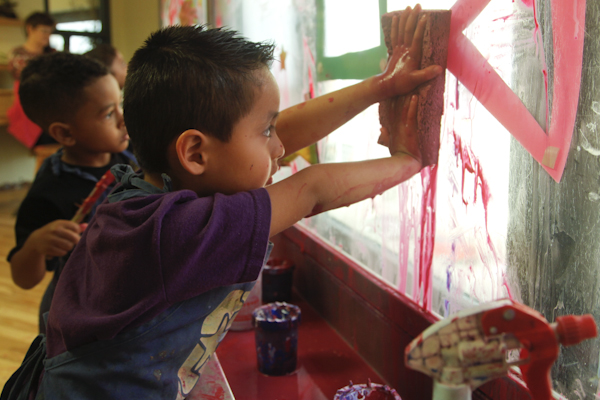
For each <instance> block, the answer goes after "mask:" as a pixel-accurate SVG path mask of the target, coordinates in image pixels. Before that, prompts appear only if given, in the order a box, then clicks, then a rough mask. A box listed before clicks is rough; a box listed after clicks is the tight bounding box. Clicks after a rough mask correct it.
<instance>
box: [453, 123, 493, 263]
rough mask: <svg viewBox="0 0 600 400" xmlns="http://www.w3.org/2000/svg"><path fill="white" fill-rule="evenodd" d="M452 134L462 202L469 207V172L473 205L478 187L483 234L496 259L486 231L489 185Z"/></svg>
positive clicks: (466, 149)
mask: <svg viewBox="0 0 600 400" xmlns="http://www.w3.org/2000/svg"><path fill="white" fill-rule="evenodd" d="M452 133H453V135H454V155H455V156H456V166H457V167H458V161H459V158H460V161H461V162H462V184H461V191H462V202H463V204H464V205H465V206H468V205H469V201H468V200H467V199H465V179H466V173H467V172H469V173H470V174H473V179H474V185H473V190H474V193H473V204H475V203H477V188H478V187H479V189H480V190H481V201H482V203H483V210H484V212H485V232H486V235H487V241H488V245H489V246H490V249H491V250H492V252H493V253H494V256H495V257H496V258H497V254H496V249H495V248H494V244H493V243H492V239H491V237H490V233H489V231H488V204H489V202H490V198H491V197H492V194H491V193H490V187H489V184H488V182H487V179H486V178H485V176H484V174H483V168H482V167H481V164H480V163H479V159H478V158H477V157H476V156H475V155H474V154H473V152H472V151H471V149H470V148H467V147H465V146H463V143H462V139H461V137H460V136H459V135H458V134H457V133H456V132H452Z"/></svg>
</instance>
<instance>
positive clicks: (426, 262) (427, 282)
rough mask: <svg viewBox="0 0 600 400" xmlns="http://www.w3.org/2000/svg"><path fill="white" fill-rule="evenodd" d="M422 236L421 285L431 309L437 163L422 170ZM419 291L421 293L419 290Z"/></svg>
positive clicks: (426, 305) (420, 245)
mask: <svg viewBox="0 0 600 400" xmlns="http://www.w3.org/2000/svg"><path fill="white" fill-rule="evenodd" d="M421 185H422V187H423V199H422V201H421V237H420V240H419V250H420V252H419V253H420V257H419V269H420V272H419V286H420V288H422V290H423V308H425V309H426V310H428V311H430V310H431V306H432V304H431V303H432V299H433V290H432V282H433V269H432V266H433V248H434V245H435V197H436V196H435V194H436V191H437V164H436V165H433V166H431V167H429V168H423V169H422V170H421ZM417 293H420V291H418V292H417Z"/></svg>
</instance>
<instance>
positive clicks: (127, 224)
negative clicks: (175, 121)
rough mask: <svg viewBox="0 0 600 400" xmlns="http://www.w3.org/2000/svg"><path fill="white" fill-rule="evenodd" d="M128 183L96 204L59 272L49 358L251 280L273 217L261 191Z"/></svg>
mask: <svg viewBox="0 0 600 400" xmlns="http://www.w3.org/2000/svg"><path fill="white" fill-rule="evenodd" d="M133 181H135V178H134V179H133ZM139 181H140V179H138V182H139ZM124 186H126V185H124ZM134 186H135V185H134ZM130 189H131V190H129V191H127V190H125V191H123V190H121V192H120V193H118V192H119V188H117V190H116V191H115V194H113V195H111V197H112V200H113V201H112V202H110V201H109V202H108V203H104V204H102V205H101V206H99V207H98V209H97V211H96V215H95V217H94V219H92V221H91V222H90V224H89V226H88V228H87V229H86V231H85V233H84V234H83V236H82V238H81V241H80V243H79V244H78V245H77V246H76V248H75V250H74V251H73V253H72V255H71V257H70V258H69V261H68V263H67V264H66V266H65V268H64V270H63V272H62V275H61V278H60V280H59V282H58V286H57V288H56V293H55V295H54V300H53V304H52V308H51V310H50V315H49V319H48V335H47V336H48V339H47V343H48V345H47V354H48V358H52V357H54V356H57V355H59V354H61V353H63V352H65V351H67V350H69V351H71V350H73V349H77V348H79V347H81V346H84V345H88V344H90V343H93V342H97V341H106V340H110V339H113V338H115V337H116V336H117V335H119V334H120V333H122V332H124V331H127V330H129V329H132V328H136V327H140V326H141V325H143V324H145V323H147V322H148V321H150V320H152V319H153V318H155V317H156V316H158V315H159V314H161V313H163V312H164V311H165V310H167V309H169V308H170V307H172V306H174V305H176V304H178V303H182V302H185V301H187V300H190V299H193V298H195V297H197V296H200V295H202V294H203V293H206V292H209V291H211V290H213V289H215V288H219V287H223V286H227V285H233V284H236V283H241V282H251V281H254V280H256V279H257V277H258V274H259V272H260V269H261V267H262V265H263V261H264V257H265V253H266V251H267V246H268V239H269V228H270V219H271V203H270V199H269V195H268V193H267V191H266V190H265V189H257V190H254V191H251V192H242V193H237V194H234V195H231V196H226V195H221V194H216V195H214V196H211V197H203V198H198V196H197V195H196V194H195V193H194V192H192V191H189V190H183V191H176V192H166V193H143V192H144V191H143V190H140V189H139V188H136V187H132V188H130ZM136 191H137V192H140V193H141V194H139V193H138V194H136ZM123 193H129V195H123ZM131 193H133V195H132V194H131ZM115 195H116V196H117V197H118V199H117V200H118V201H114V196H115ZM119 196H120V197H119ZM109 199H110V198H109ZM165 340H168V338H165Z"/></svg>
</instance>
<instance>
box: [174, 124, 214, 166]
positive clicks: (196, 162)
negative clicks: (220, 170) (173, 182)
mask: <svg viewBox="0 0 600 400" xmlns="http://www.w3.org/2000/svg"><path fill="white" fill-rule="evenodd" d="M208 141H209V139H208V137H207V136H206V135H205V134H204V133H202V132H200V131H199V130H196V129H188V130H187V131H184V132H183V133H182V134H181V135H179V137H178V138H177V141H176V143H175V151H176V153H177V158H178V159H179V163H180V164H181V166H182V167H183V168H184V169H185V170H186V171H187V172H189V173H190V174H192V175H202V174H203V173H204V171H205V170H206V160H207V157H206V156H207V150H208Z"/></svg>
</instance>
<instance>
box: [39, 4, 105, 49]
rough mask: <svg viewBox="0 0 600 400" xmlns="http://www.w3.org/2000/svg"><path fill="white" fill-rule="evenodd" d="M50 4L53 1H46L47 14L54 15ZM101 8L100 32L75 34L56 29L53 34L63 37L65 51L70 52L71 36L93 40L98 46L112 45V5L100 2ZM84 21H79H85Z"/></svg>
mask: <svg viewBox="0 0 600 400" xmlns="http://www.w3.org/2000/svg"><path fill="white" fill-rule="evenodd" d="M50 2H51V0H44V9H45V12H46V13H48V14H50V15H52V14H51V12H50ZM98 6H99V15H98V17H99V20H100V22H101V24H102V30H101V31H100V32H75V31H64V30H59V29H55V30H54V32H52V34H54V35H60V36H62V37H63V39H64V41H65V46H64V49H65V51H67V52H70V41H71V36H84V37H89V38H91V39H92V41H93V42H94V44H95V45H98V44H110V43H111V35H110V3H109V0H98ZM71 14H73V15H76V14H81V12H74V13H71ZM83 20H84V19H78V20H77V21H83ZM60 22H66V21H57V23H60Z"/></svg>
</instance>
